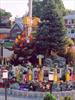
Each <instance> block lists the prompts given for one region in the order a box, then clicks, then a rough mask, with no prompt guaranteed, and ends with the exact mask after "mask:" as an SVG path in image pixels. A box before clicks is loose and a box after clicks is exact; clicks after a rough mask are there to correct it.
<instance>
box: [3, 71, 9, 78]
mask: <svg viewBox="0 0 75 100" xmlns="http://www.w3.org/2000/svg"><path fill="white" fill-rule="evenodd" d="M3 79H8V70H3Z"/></svg>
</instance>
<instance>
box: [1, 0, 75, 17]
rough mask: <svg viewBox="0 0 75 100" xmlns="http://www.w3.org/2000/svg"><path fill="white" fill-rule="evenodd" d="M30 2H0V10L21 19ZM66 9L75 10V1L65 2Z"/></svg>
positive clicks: (20, 0)
mask: <svg viewBox="0 0 75 100" xmlns="http://www.w3.org/2000/svg"><path fill="white" fill-rule="evenodd" d="M27 3H28V0H0V8H2V9H5V10H6V11H8V12H11V14H12V16H13V17H15V16H17V17H21V16H23V15H24V14H25V13H26V12H27V11H28V6H27ZM63 3H64V5H65V8H67V9H72V10H75V0H63Z"/></svg>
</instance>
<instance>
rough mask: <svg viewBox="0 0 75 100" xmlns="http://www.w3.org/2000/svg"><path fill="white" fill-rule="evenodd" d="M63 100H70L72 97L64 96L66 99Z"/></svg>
mask: <svg viewBox="0 0 75 100" xmlns="http://www.w3.org/2000/svg"><path fill="white" fill-rule="evenodd" d="M64 100H72V97H71V96H66V97H64Z"/></svg>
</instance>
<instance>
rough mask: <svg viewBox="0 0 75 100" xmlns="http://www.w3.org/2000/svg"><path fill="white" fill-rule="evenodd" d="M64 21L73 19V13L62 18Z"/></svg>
mask: <svg viewBox="0 0 75 100" xmlns="http://www.w3.org/2000/svg"><path fill="white" fill-rule="evenodd" d="M64 19H75V13H73V14H69V15H66V16H64Z"/></svg>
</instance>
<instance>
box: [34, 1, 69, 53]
mask: <svg viewBox="0 0 75 100" xmlns="http://www.w3.org/2000/svg"><path fill="white" fill-rule="evenodd" d="M45 4H46V5H45V6H44V9H43V11H42V16H41V21H42V22H41V24H40V25H39V28H38V31H37V34H38V35H37V42H36V46H37V49H39V51H41V52H40V53H42V51H44V50H52V49H54V50H56V51H63V50H64V48H65V46H66V45H68V37H67V36H66V30H65V27H64V21H63V18H62V15H61V14H60V12H59V10H58V7H57V6H56V4H55V2H54V0H45ZM45 52H47V51H45Z"/></svg>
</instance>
